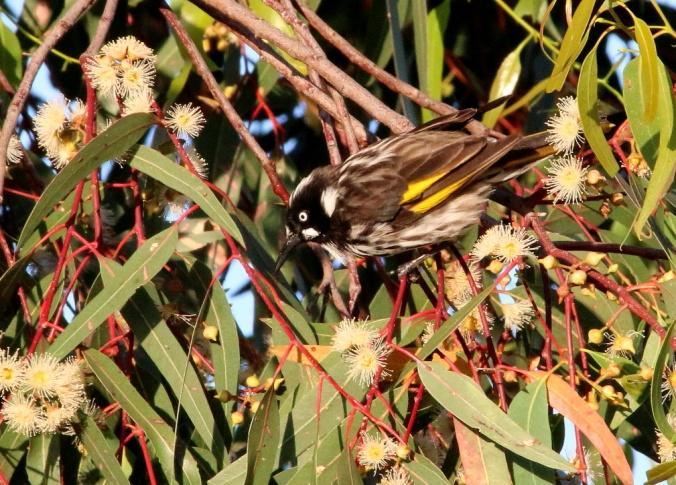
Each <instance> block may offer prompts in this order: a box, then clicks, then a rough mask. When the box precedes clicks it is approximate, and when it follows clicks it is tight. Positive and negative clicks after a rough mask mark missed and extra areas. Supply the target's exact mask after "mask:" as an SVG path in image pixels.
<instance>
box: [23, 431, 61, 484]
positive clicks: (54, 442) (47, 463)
mask: <svg viewBox="0 0 676 485" xmlns="http://www.w3.org/2000/svg"><path fill="white" fill-rule="evenodd" d="M59 441H60V437H59V435H55V434H47V433H44V434H39V435H37V436H33V437H32V438H31V440H30V444H29V446H28V455H27V456H26V473H27V475H28V483H32V484H39V485H48V484H53V485H59V484H60V483H61V480H60V479H59V468H60V462H61V459H60V457H59V447H60V443H59Z"/></svg>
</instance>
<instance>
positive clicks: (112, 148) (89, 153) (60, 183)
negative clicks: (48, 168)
mask: <svg viewBox="0 0 676 485" xmlns="http://www.w3.org/2000/svg"><path fill="white" fill-rule="evenodd" d="M154 119H155V117H154V116H153V115H152V114H150V113H134V114H131V115H129V116H125V117H124V118H122V119H120V120H118V121H116V122H115V123H113V124H112V125H110V126H109V127H108V128H107V129H106V130H105V131H104V132H103V133H101V134H100V135H99V136H97V137H96V138H94V139H93V140H92V141H91V142H90V143H88V144H87V145H86V146H85V147H84V148H83V149H82V150H80V151H79V152H78V154H77V155H75V158H73V159H72V160H71V161H70V162H69V163H68V165H66V166H65V167H64V168H63V169H62V170H61V171H60V172H59V173H58V175H57V176H56V177H54V179H53V180H52V181H51V182H50V184H49V185H48V186H47V188H45V191H44V192H43V193H42V196H41V197H40V200H38V202H37V203H36V204H35V207H33V210H32V211H31V213H30V215H29V216H28V219H27V220H26V223H25V224H24V226H23V229H22V230H21V235H19V240H18V242H17V247H18V248H19V249H24V243H25V242H26V240H27V239H28V237H29V236H30V235H31V234H32V233H33V231H35V230H36V229H37V228H38V226H39V225H40V222H41V221H42V218H43V217H45V216H46V215H47V214H48V213H49V211H50V210H51V209H52V207H54V206H55V205H56V203H57V202H58V201H59V200H61V199H63V198H64V197H65V196H66V195H67V194H68V193H69V192H70V191H71V190H72V189H73V187H75V186H76V185H77V183H78V182H79V181H80V180H82V179H84V178H85V177H87V176H88V175H89V173H90V172H91V171H92V170H94V169H95V168H97V167H98V166H99V165H101V164H102V163H103V162H105V161H106V160H111V159H113V158H115V157H118V156H120V155H122V154H124V153H125V152H126V151H127V150H129V148H131V147H132V146H133V145H134V144H135V143H136V142H137V141H138V140H139V139H140V138H141V136H142V135H143V133H145V132H146V130H147V129H148V127H149V126H150V125H151V124H152V123H153V120H154Z"/></svg>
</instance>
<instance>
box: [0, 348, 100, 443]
mask: <svg viewBox="0 0 676 485" xmlns="http://www.w3.org/2000/svg"><path fill="white" fill-rule="evenodd" d="M0 391H2V392H3V393H4V394H5V398H4V401H3V406H2V414H3V416H4V418H5V421H6V422H7V425H8V426H9V428H10V429H12V430H13V431H15V432H17V433H21V434H24V435H26V436H34V435H36V434H39V433H57V432H60V433H64V434H73V429H72V426H71V423H72V420H73V418H74V417H75V415H76V413H77V410H78V409H80V408H82V407H86V406H87V401H86V395H85V386H84V376H83V374H82V370H81V369H80V365H79V364H78V363H77V362H76V361H75V360H74V359H67V360H65V361H63V362H59V361H58V360H57V359H56V358H55V357H54V356H52V355H50V354H40V355H36V354H33V355H31V356H29V357H26V358H20V357H19V356H18V354H17V353H11V352H10V351H9V350H8V349H2V350H0Z"/></svg>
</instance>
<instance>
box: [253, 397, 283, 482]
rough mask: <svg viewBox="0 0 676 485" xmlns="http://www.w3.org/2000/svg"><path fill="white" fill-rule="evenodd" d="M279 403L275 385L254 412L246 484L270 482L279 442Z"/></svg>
mask: <svg viewBox="0 0 676 485" xmlns="http://www.w3.org/2000/svg"><path fill="white" fill-rule="evenodd" d="M279 433H280V429H279V404H278V403H277V396H276V395H275V390H274V387H273V386H270V389H268V391H267V392H266V393H265V396H263V399H262V400H261V401H260V406H259V407H258V411H256V414H254V418H253V420H252V421H251V428H250V429H249V438H248V439H247V447H246V449H247V455H248V459H247V471H246V482H245V484H246V485H264V484H267V483H269V482H270V477H271V476H272V470H273V469H274V467H275V458H276V457H277V445H278V444H279Z"/></svg>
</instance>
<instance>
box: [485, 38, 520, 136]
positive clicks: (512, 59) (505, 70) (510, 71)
mask: <svg viewBox="0 0 676 485" xmlns="http://www.w3.org/2000/svg"><path fill="white" fill-rule="evenodd" d="M529 40H530V38H526V39H525V40H524V41H523V42H521V43H520V44H519V45H518V46H517V48H516V49H514V50H513V51H512V52H510V53H509V54H507V56H506V57H505V58H504V59H503V61H502V63H501V64H500V67H499V68H498V72H496V73H495V79H493V84H491V90H490V92H489V94H488V100H489V101H493V100H494V99H499V98H501V97H503V96H509V95H510V94H512V93H513V92H514V88H515V87H516V83H517V82H518V81H519V76H520V75H521V51H522V50H523V48H524V47H525V46H526V44H527V43H528V41H529ZM504 108H505V105H504V104H502V105H500V106H498V107H497V108H494V109H492V110H490V111H487V112H485V113H484V115H483V117H482V118H481V122H482V123H483V124H484V125H486V126H488V127H489V128H492V127H494V126H495V123H496V122H497V121H498V119H499V118H500V115H501V114H502V111H503V110H504Z"/></svg>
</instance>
